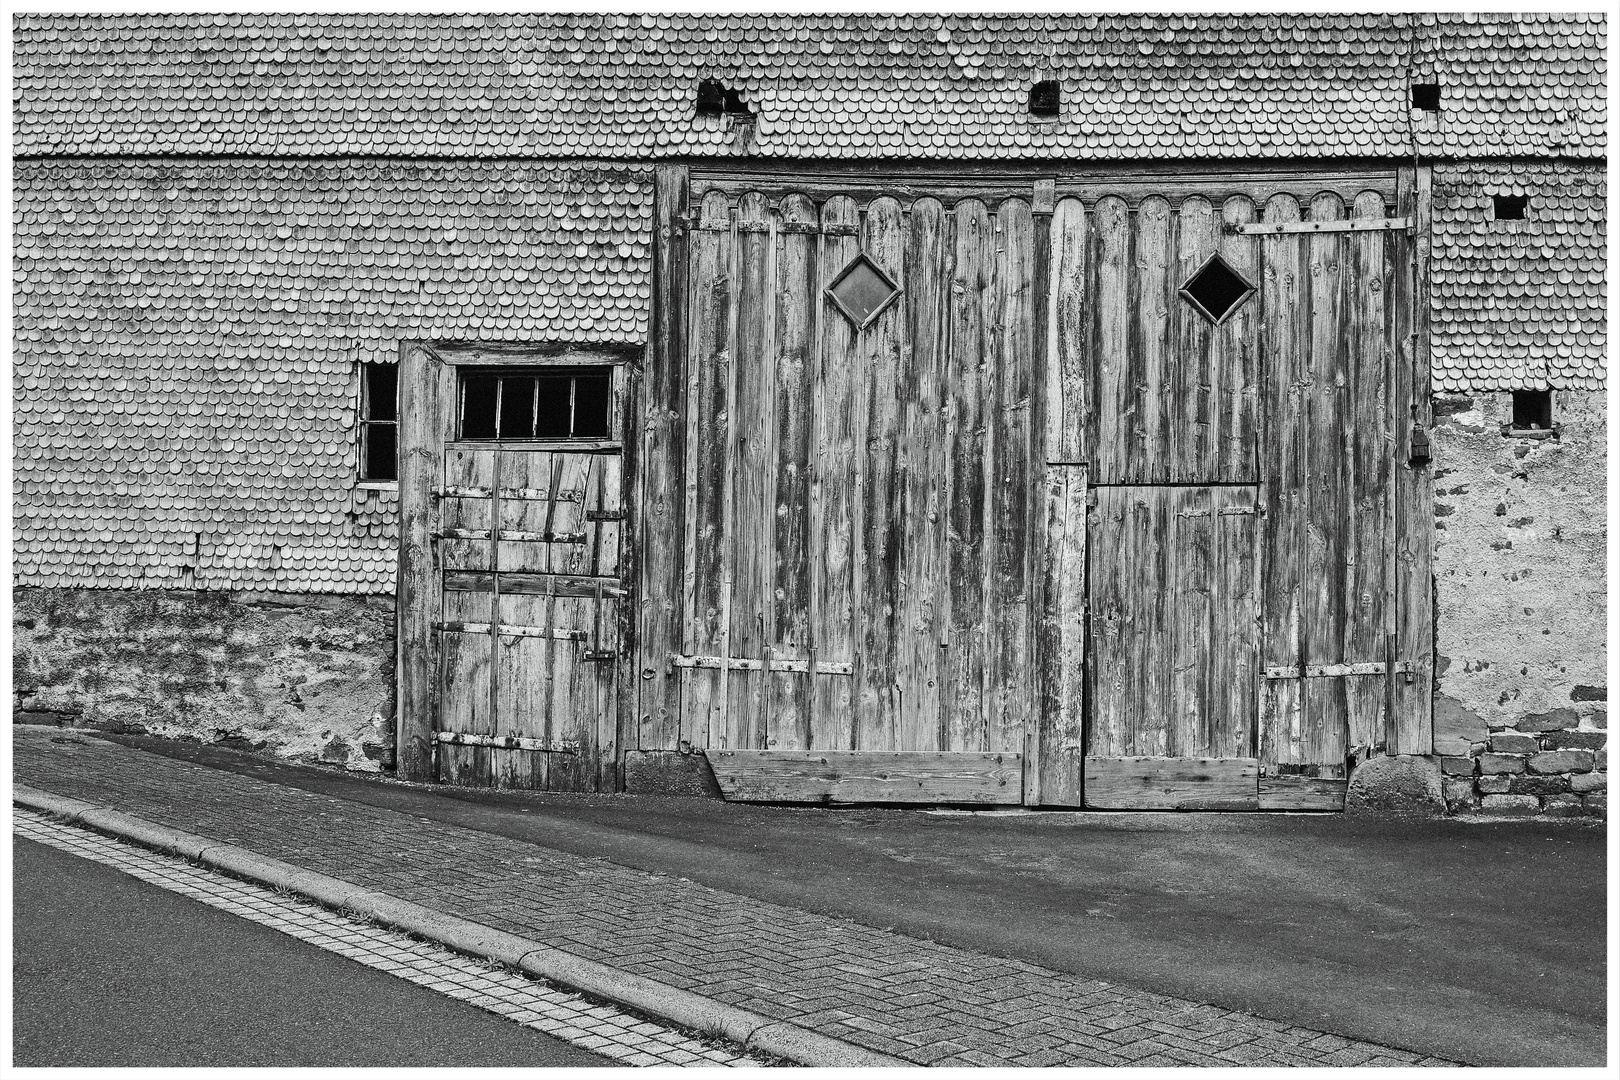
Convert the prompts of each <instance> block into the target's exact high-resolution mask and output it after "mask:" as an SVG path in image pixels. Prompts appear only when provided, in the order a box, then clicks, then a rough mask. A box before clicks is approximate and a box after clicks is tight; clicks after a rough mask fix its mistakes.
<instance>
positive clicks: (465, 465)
mask: <svg viewBox="0 0 1620 1080" xmlns="http://www.w3.org/2000/svg"><path fill="white" fill-rule="evenodd" d="M440 453H441V454H442V460H443V462H444V466H443V467H444V480H445V487H446V488H447V489H455V488H467V487H477V488H484V487H486V486H487V485H488V484H489V483H493V480H494V476H495V471H494V470H495V454H494V451H492V450H458V449H454V448H451V449H444V450H442V451H440ZM492 509H493V500H489V499H465V498H459V497H454V496H451V497H447V498H444V499H441V500H440V501H439V520H438V523H437V527H436V528H435V530H434V531H435V532H436V533H438V534H439V535H440V539H439V541H438V544H439V565H440V566H441V567H443V568H444V569H445V570H489V569H491V567H490V563H489V528H490V520H491V519H490V513H491V511H492ZM459 533H468V534H470V537H468V538H462V537H460V536H458V535H457V534H459Z"/></svg>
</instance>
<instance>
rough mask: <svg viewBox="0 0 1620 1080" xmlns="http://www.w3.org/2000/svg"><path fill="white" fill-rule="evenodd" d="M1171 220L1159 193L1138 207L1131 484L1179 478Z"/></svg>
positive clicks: (1133, 300)
mask: <svg viewBox="0 0 1620 1080" xmlns="http://www.w3.org/2000/svg"><path fill="white" fill-rule="evenodd" d="M1172 224H1173V219H1172V218H1171V215H1170V204H1169V203H1167V202H1166V201H1165V200H1164V199H1162V198H1160V197H1158V196H1156V195H1150V196H1148V197H1147V198H1145V199H1143V200H1142V202H1141V205H1140V206H1138V207H1137V210H1136V250H1135V258H1134V259H1133V260H1132V264H1131V268H1132V270H1133V271H1134V273H1133V274H1132V278H1131V298H1130V303H1131V313H1132V319H1131V326H1130V331H1131V348H1130V368H1129V374H1128V376H1127V380H1128V382H1129V384H1130V387H1129V389H1130V392H1131V393H1132V394H1134V396H1135V398H1136V403H1135V407H1134V408H1133V410H1132V420H1133V423H1132V425H1131V426H1130V427H1129V428H1127V429H1126V432H1125V435H1126V440H1127V444H1126V448H1125V454H1126V461H1127V464H1126V466H1125V468H1126V476H1127V478H1128V479H1127V481H1126V482H1128V483H1168V482H1170V481H1173V480H1176V479H1179V477H1177V476H1176V475H1175V473H1174V471H1173V464H1172V461H1173V459H1172V445H1171V430H1172V428H1173V427H1174V424H1173V423H1172V416H1173V414H1174V412H1175V403H1174V401H1173V400H1172V399H1171V395H1172V393H1173V392H1174V389H1175V387H1174V382H1173V380H1172V376H1171V372H1170V324H1171V319H1170V314H1171V306H1170V305H1171V303H1172V301H1175V300H1177V297H1176V295H1175V289H1176V286H1175V283H1174V281H1173V280H1172V277H1171V258H1172V252H1173V251H1174V239H1173V238H1172V236H1171V231H1172V229H1171V226H1172ZM1188 359H1189V360H1191V358H1190V357H1189V358H1188ZM1193 362H1195V363H1196V362H1197V361H1193Z"/></svg>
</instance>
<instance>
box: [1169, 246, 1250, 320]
mask: <svg viewBox="0 0 1620 1080" xmlns="http://www.w3.org/2000/svg"><path fill="white" fill-rule="evenodd" d="M1217 262H1218V263H1220V264H1221V265H1222V266H1223V267H1225V268H1226V272H1227V273H1229V274H1231V275H1232V276H1233V277H1235V278H1237V279H1238V280H1239V281H1241V282H1242V283H1243V293H1242V295H1241V296H1239V297H1238V298H1237V299H1236V300H1234V301H1232V303H1231V305H1230V306H1229V307H1227V309H1226V311H1225V312H1223V313H1222V314H1221V316H1220V317H1219V318H1217V317H1216V316H1215V313H1214V312H1212V311H1210V310H1209V309H1208V308H1206V307H1205V306H1204V305H1203V303H1201V302H1200V301H1199V299H1198V297H1196V296H1194V295H1193V294H1192V291H1191V289H1192V283H1193V282H1195V281H1197V280H1198V278H1199V277H1200V276H1201V275H1202V274H1203V273H1204V271H1206V270H1208V269H1209V268H1210V266H1211V265H1212V264H1214V263H1217ZM1258 291H1259V287H1258V286H1257V285H1255V283H1254V282H1252V281H1250V280H1249V279H1248V278H1247V277H1246V276H1245V275H1244V274H1243V272H1242V271H1240V270H1239V269H1238V268H1237V267H1235V266H1233V265H1232V264H1231V263H1230V262H1228V261H1227V260H1225V259H1223V258H1221V253H1220V252H1218V251H1217V252H1214V253H1213V254H1211V255H1210V257H1209V258H1207V259H1205V260H1204V261H1203V262H1201V263H1199V264H1198V269H1197V270H1194V271H1193V272H1192V273H1190V274H1188V275H1187V280H1186V281H1184V282H1182V283H1181V288H1180V289H1178V290H1177V292H1178V293H1180V295H1181V298H1182V299H1183V300H1185V301H1187V303H1189V304H1191V305H1192V307H1193V310H1194V311H1196V312H1198V314H1200V315H1202V316H1203V317H1204V318H1206V319H1208V320H1209V321H1210V325H1212V326H1220V325H1221V324H1222V323H1224V322H1226V320H1228V319H1230V318H1231V317H1232V316H1233V315H1236V314H1237V312H1238V309H1239V308H1241V307H1242V306H1243V305H1244V304H1247V303H1248V302H1249V301H1250V300H1251V299H1252V298H1253V297H1254V294H1255V293H1256V292H1258Z"/></svg>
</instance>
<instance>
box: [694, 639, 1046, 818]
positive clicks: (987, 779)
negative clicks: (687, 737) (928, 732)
mask: <svg viewBox="0 0 1620 1080" xmlns="http://www.w3.org/2000/svg"><path fill="white" fill-rule="evenodd" d="M818 670H820V669H819V668H818ZM707 756H708V759H709V764H710V766H712V767H713V769H714V775H715V779H716V780H718V781H719V783H720V791H721V793H722V794H723V795H724V796H725V797H726V798H727V799H728V800H731V801H733V802H796V803H821V804H849V803H970V804H978V805H1013V804H1016V803H1018V802H1019V801H1020V798H1021V795H1022V792H1021V787H1022V785H1021V783H1020V777H1021V776H1022V773H1023V761H1022V756H1021V755H1019V754H982V753H936V752H932V751H893V752H872V751H862V750H843V751H838V750H820V751H818V750H710V751H708V752H707Z"/></svg>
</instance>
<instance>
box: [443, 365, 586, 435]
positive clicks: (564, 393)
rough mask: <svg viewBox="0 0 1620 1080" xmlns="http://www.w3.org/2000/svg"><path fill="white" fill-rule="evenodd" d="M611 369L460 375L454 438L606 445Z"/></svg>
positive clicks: (557, 369) (470, 372) (487, 371)
mask: <svg viewBox="0 0 1620 1080" xmlns="http://www.w3.org/2000/svg"><path fill="white" fill-rule="evenodd" d="M612 399H613V373H612V370H611V369H610V368H606V367H594V368H543V369H540V370H538V371H489V370H483V371H476V370H475V371H463V372H462V375H461V401H460V424H459V426H458V432H459V437H460V438H463V439H492V440H495V441H499V442H523V441H528V442H533V441H536V440H564V439H606V438H608V437H609V435H610V432H611V431H612V425H611V424H610V423H609V419H610V418H609V413H610V412H611V402H612Z"/></svg>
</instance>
